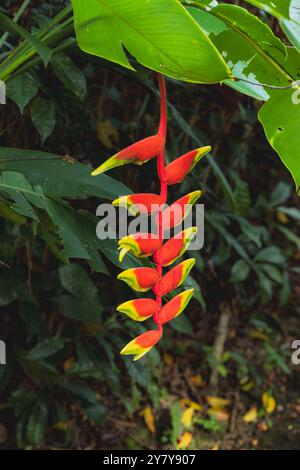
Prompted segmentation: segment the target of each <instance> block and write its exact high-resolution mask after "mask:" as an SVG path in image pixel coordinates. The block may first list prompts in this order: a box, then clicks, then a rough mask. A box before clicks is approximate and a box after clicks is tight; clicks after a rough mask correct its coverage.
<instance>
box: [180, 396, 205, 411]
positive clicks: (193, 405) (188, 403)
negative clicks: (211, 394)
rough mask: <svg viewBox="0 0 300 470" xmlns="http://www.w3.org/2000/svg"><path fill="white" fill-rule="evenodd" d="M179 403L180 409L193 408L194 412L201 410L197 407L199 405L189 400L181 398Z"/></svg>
mask: <svg viewBox="0 0 300 470" xmlns="http://www.w3.org/2000/svg"><path fill="white" fill-rule="evenodd" d="M179 403H180V406H181V407H182V408H183V407H185V406H187V407H188V408H193V410H195V411H202V410H203V406H201V405H199V403H197V402H195V401H193V400H190V399H189V398H182V399H181V400H180V402H179Z"/></svg>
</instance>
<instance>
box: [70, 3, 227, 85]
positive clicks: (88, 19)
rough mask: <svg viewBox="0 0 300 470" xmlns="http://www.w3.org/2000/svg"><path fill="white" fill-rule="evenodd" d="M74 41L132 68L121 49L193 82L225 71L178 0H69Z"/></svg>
mask: <svg viewBox="0 0 300 470" xmlns="http://www.w3.org/2000/svg"><path fill="white" fill-rule="evenodd" d="M72 4H73V9H74V20H75V30H76V35H77V39H78V43H79V46H80V47H81V49H83V50H84V51H85V52H89V53H90V54H94V55H97V56H100V57H104V58H105V59H108V60H110V61H112V62H116V63H118V64H121V65H122V66H124V67H127V68H130V69H132V66H131V64H130V63H129V61H128V58H127V56H126V53H125V50H127V51H128V52H129V53H130V54H131V55H132V56H133V57H134V58H135V59H136V60H137V61H139V62H140V63H141V64H143V65H144V66H146V67H149V68H151V69H153V70H156V71H158V72H161V73H164V74H165V75H168V76H171V77H174V78H177V79H181V80H185V81H191V82H197V83H216V82H220V81H223V80H225V79H226V78H229V77H230V76H231V74H230V71H229V69H228V68H227V66H226V64H225V62H224V60H223V59H222V57H221V55H220V54H219V52H218V51H217V49H216V48H215V46H214V45H213V43H212V42H211V41H210V40H209V38H208V37H207V36H206V35H205V34H204V32H203V31H202V30H201V28H200V27H199V25H198V24H197V23H196V22H195V21H194V20H193V18H192V17H191V16H190V15H189V14H188V13H187V11H186V10H185V9H184V8H183V7H182V5H181V4H180V2H179V1H178V0H151V1H149V0H139V1H138V2H137V1H135V0H89V2H82V0H72Z"/></svg>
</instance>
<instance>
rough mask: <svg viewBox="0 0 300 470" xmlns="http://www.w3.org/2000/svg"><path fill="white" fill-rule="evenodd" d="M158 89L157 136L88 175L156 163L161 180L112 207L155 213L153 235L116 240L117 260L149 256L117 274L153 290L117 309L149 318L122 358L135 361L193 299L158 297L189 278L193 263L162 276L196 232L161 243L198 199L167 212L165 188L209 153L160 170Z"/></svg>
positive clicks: (163, 106) (187, 295)
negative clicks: (156, 189)
mask: <svg viewBox="0 0 300 470" xmlns="http://www.w3.org/2000/svg"><path fill="white" fill-rule="evenodd" d="M158 83H159V90H160V123H159V128H158V132H157V133H156V134H155V135H153V136H151V137H147V138H146V139H143V140H140V141H139V142H137V143H135V144H132V145H130V146H129V147H127V148H125V149H124V150H121V151H120V152H118V153H117V154H115V155H113V156H112V157H111V158H109V159H108V160H107V161H106V162H104V163H103V164H102V165H100V166H99V167H98V168H97V169H96V170H94V171H93V172H92V175H93V176H96V175H99V174H101V173H103V172H105V171H107V170H110V169H112V168H115V167H117V166H121V165H126V164H129V163H134V164H136V165H142V164H143V163H146V162H147V161H149V160H151V159H153V158H156V163H157V174H158V178H159V181H160V194H150V193H143V194H132V195H129V196H122V197H120V198H119V199H116V200H115V201H113V204H114V205H115V206H122V207H126V208H127V210H128V211H129V212H130V213H131V214H133V215H138V214H140V213H142V214H152V213H154V212H155V216H156V222H157V227H158V233H157V234H152V233H138V234H133V235H129V236H126V237H124V238H122V239H121V240H120V241H119V250H120V261H123V259H124V257H125V256H126V254H127V253H131V254H133V255H134V256H136V257H153V261H154V263H155V267H153V268H149V267H141V268H133V269H127V270H125V271H123V272H121V273H120V274H119V275H118V279H120V280H122V281H124V282H126V283H127V284H128V285H129V286H130V287H131V288H132V289H133V290H135V291H138V292H147V291H150V290H151V291H152V292H153V293H154V295H155V299H152V298H141V299H135V300H129V301H127V302H124V303H123V304H121V305H119V306H118V308H117V310H118V311H119V312H122V313H124V314H126V315H128V316H129V317H130V318H132V319H133V320H135V321H139V322H142V321H145V320H147V319H148V318H152V319H153V321H154V323H155V325H156V329H153V330H150V331H147V332H145V333H143V334H141V335H139V336H137V337H136V338H135V339H133V340H132V341H130V343H128V344H127V345H126V346H125V347H124V348H123V349H122V351H121V354H126V355H127V354H130V355H134V360H135V361H136V360H137V359H140V358H141V357H142V356H144V355H145V354H146V353H147V352H148V351H150V350H151V349H152V347H153V346H154V345H155V344H156V343H157V342H158V341H159V340H160V338H161V336H162V334H163V325H165V324H166V323H168V322H169V321H171V320H172V319H173V318H176V317H177V316H178V315H180V314H181V313H182V312H183V310H184V309H185V308H186V306H187V305H188V303H189V301H190V299H191V298H192V295H193V289H189V290H186V291H184V292H181V293H180V294H179V295H177V296H176V297H174V298H173V299H172V300H170V301H169V302H166V303H164V305H163V297H164V296H165V295H167V294H168V293H170V292H172V291H173V290H174V289H176V288H177V287H179V286H180V285H181V284H182V283H183V282H184V281H185V279H186V277H187V276H188V275H189V273H190V271H191V269H192V267H193V265H194V263H195V260H194V259H193V258H191V259H187V260H185V261H182V262H181V263H179V264H177V265H175V266H174V267H172V268H171V269H170V270H169V271H167V272H165V273H164V268H165V267H167V266H170V265H172V264H173V263H175V261H177V259H178V258H180V257H181V256H182V255H183V254H184V252H185V251H186V250H187V248H188V246H189V244H190V243H191V241H192V239H193V237H194V236H195V234H196V232H197V228H196V227H190V228H188V229H186V230H183V231H182V232H180V233H179V234H177V235H176V236H174V237H173V238H171V239H169V240H168V241H165V240H164V234H165V231H166V230H169V229H170V228H173V227H176V226H177V225H179V224H180V223H181V222H182V220H183V219H184V218H185V217H186V216H187V215H188V213H189V211H190V210H191V207H192V205H193V204H195V202H196V201H197V200H198V198H199V197H200V195H201V191H194V192H192V193H190V194H187V195H186V196H183V197H182V198H180V199H179V200H178V201H176V202H175V203H173V204H172V205H171V206H169V207H167V208H166V207H165V205H166V202H167V195H168V186H171V185H174V184H177V183H180V182H181V181H183V180H184V178H185V177H186V175H187V174H188V173H189V172H190V171H192V169H193V168H194V166H195V165H196V164H197V163H198V162H199V161H200V160H201V158H202V157H203V156H204V155H206V153H207V152H209V151H210V149H211V148H210V147H209V146H207V147H202V148H198V149H196V150H192V151H190V152H188V153H186V154H184V155H182V156H181V157H179V158H177V159H176V160H174V161H173V162H171V163H170V164H169V165H167V166H165V145H166V136H167V100H166V88H165V83H164V78H163V76H162V75H158Z"/></svg>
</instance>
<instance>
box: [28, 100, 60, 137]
mask: <svg viewBox="0 0 300 470" xmlns="http://www.w3.org/2000/svg"><path fill="white" fill-rule="evenodd" d="M31 119H32V123H33V125H34V127H35V128H36V129H37V131H38V132H39V134H40V136H41V139H42V144H43V143H44V142H45V140H46V139H47V137H49V135H50V134H51V133H52V131H53V129H54V127H55V123H56V112H55V104H54V101H53V100H51V99H49V98H42V97H41V96H38V97H37V98H35V100H34V101H33V103H32V107H31Z"/></svg>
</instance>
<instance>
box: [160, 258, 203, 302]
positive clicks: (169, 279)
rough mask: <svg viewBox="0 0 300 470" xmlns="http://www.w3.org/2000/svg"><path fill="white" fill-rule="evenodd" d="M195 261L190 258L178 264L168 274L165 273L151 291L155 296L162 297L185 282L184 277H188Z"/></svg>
mask: <svg viewBox="0 0 300 470" xmlns="http://www.w3.org/2000/svg"><path fill="white" fill-rule="evenodd" d="M195 261H196V260H195V259H194V258H190V259H187V260H185V261H182V262H181V263H180V264H177V266H175V267H174V268H172V269H171V270H170V271H169V272H167V273H166V274H165V275H164V276H163V277H162V278H161V279H160V280H159V281H158V283H157V284H156V285H155V287H154V289H153V291H154V293H155V294H156V295H159V296H160V297H163V296H164V295H166V294H168V293H169V292H171V291H172V290H174V289H177V287H179V286H181V284H182V283H183V282H184V281H185V279H186V277H187V276H188V275H189V273H190V271H191V269H192V267H193V266H194V264H195Z"/></svg>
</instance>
